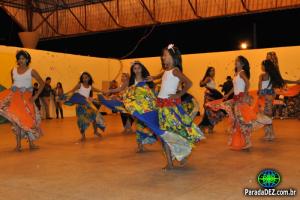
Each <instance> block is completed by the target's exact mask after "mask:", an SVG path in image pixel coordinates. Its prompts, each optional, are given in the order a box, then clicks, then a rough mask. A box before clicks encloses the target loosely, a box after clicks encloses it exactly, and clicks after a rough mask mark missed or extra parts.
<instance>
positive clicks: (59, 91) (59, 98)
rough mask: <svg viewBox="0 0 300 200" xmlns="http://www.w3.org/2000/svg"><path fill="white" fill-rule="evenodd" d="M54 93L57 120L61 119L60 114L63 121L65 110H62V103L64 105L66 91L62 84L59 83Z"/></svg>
mask: <svg viewBox="0 0 300 200" xmlns="http://www.w3.org/2000/svg"><path fill="white" fill-rule="evenodd" d="M53 93H54V99H55V111H56V119H58V118H59V112H60V117H61V118H62V119H63V118H64V112H63V108H62V103H63V95H64V89H63V87H62V84H61V82H58V83H57V84H56V88H54V90H53Z"/></svg>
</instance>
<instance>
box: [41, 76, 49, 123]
mask: <svg viewBox="0 0 300 200" xmlns="http://www.w3.org/2000/svg"><path fill="white" fill-rule="evenodd" d="M50 84H51V78H50V77H49V76H48V77H47V78H46V81H45V86H44V89H43V91H42V93H41V96H40V97H41V100H42V103H43V105H44V107H45V112H46V119H52V118H51V117H50V97H51V93H52V88H51V85H50Z"/></svg>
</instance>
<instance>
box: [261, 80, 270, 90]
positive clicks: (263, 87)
mask: <svg viewBox="0 0 300 200" xmlns="http://www.w3.org/2000/svg"><path fill="white" fill-rule="evenodd" d="M269 84H270V77H269V79H268V80H266V81H262V82H261V89H262V90H264V89H272V84H270V85H269Z"/></svg>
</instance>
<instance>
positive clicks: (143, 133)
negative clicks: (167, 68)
mask: <svg viewBox="0 0 300 200" xmlns="http://www.w3.org/2000/svg"><path fill="white" fill-rule="evenodd" d="M148 76H150V73H149V72H148V70H147V68H146V67H145V66H144V65H143V64H142V63H141V62H139V61H135V62H133V63H132V65H131V67H130V78H129V81H128V85H127V86H128V87H129V88H128V89H127V91H126V92H125V93H124V95H123V99H122V100H123V102H124V101H125V102H126V104H127V105H128V104H130V103H129V101H130V99H135V101H137V102H141V101H143V99H144V98H145V96H146V95H147V94H146V93H144V92H141V90H140V88H141V87H143V88H145V89H146V91H147V90H153V88H154V83H153V82H145V79H146V78H147V77H148ZM140 83H141V84H143V83H144V84H143V86H142V85H141V84H140ZM138 85H139V86H138ZM122 88H126V86H124V87H122ZM112 91H118V92H119V91H120V89H115V90H110V92H112ZM141 106H143V104H141ZM136 141H137V144H138V148H137V153H142V152H145V148H144V145H145V144H153V143H154V142H156V136H155V135H154V133H153V132H152V131H151V130H150V129H149V128H148V127H146V125H145V124H144V123H143V122H141V121H140V120H136Z"/></svg>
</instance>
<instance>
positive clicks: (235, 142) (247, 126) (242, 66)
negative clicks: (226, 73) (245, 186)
mask: <svg viewBox="0 0 300 200" xmlns="http://www.w3.org/2000/svg"><path fill="white" fill-rule="evenodd" d="M235 72H236V74H235V77H234V79H233V89H232V90H231V91H230V92H229V93H228V94H227V95H225V97H224V98H225V99H227V98H228V97H229V96H230V95H231V94H232V93H234V97H233V99H231V100H228V101H225V102H221V103H220V102H219V100H216V101H212V102H208V103H207V107H209V108H211V109H213V110H214V111H217V110H220V109H222V110H225V111H226V113H227V114H228V115H229V119H230V122H231V131H230V133H231V135H230V137H229V145H230V146H231V148H232V149H233V150H242V149H245V150H248V149H249V148H250V147H252V143H251V140H250V137H251V132H252V131H253V130H254V129H257V128H260V127H263V126H264V125H268V124H271V123H272V120H271V118H269V117H267V116H265V115H263V114H262V113H260V112H257V109H256V107H255V105H256V104H254V98H255V95H254V94H252V93H250V92H248V90H249V86H250V84H249V78H250V65H249V62H248V60H247V59H246V58H245V57H243V56H238V57H237V58H236V60H235Z"/></svg>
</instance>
